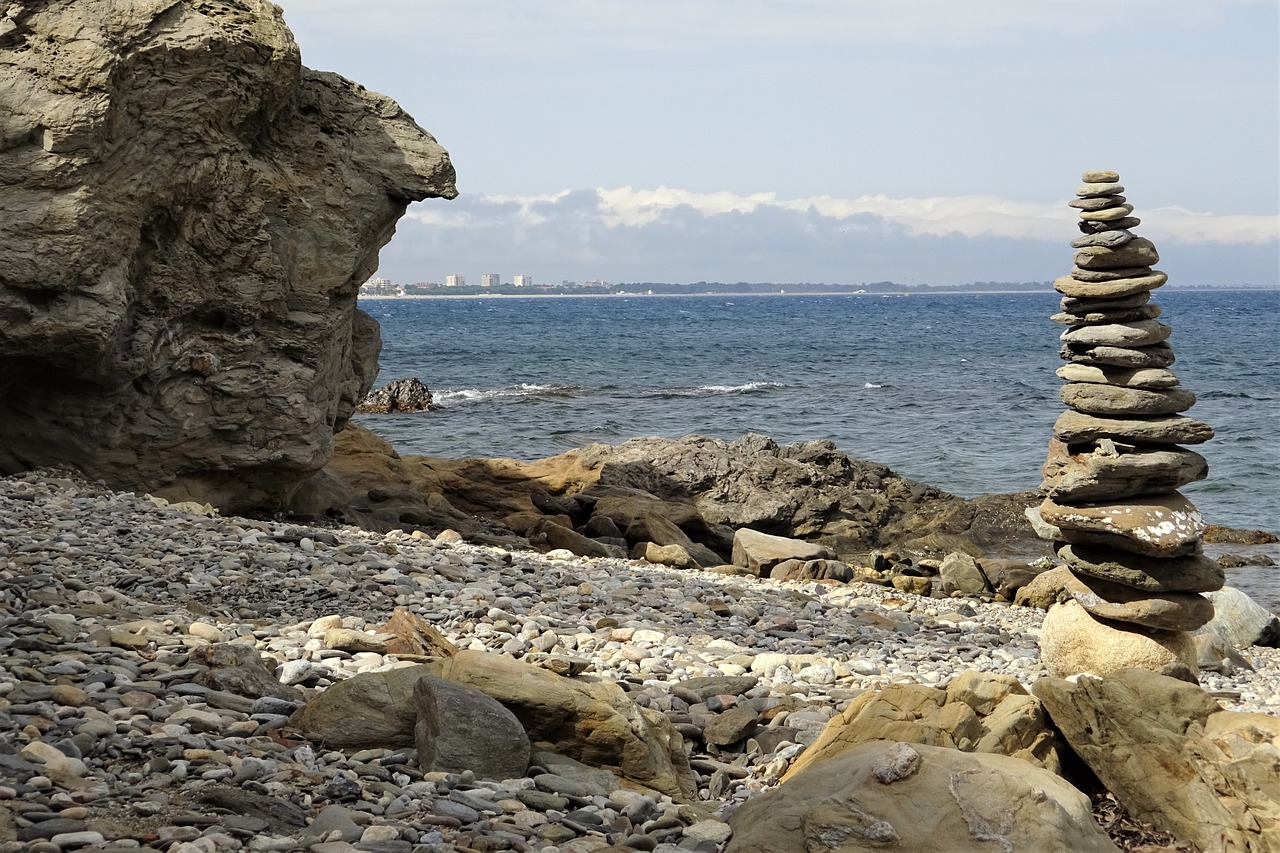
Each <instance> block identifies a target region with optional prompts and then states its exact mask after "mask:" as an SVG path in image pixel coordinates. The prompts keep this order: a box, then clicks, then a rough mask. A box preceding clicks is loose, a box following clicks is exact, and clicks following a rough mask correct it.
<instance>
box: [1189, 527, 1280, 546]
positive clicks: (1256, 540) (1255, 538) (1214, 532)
mask: <svg viewBox="0 0 1280 853" xmlns="http://www.w3.org/2000/svg"><path fill="white" fill-rule="evenodd" d="M1204 541H1205V542H1214V543H1217V544H1221V545H1274V544H1276V543H1277V542H1280V536H1276V534H1274V533H1268V532H1267V531H1265V530H1234V529H1232V528H1229V527H1223V526H1221V525H1219V524H1210V525H1209V526H1208V527H1207V528H1205V531H1204Z"/></svg>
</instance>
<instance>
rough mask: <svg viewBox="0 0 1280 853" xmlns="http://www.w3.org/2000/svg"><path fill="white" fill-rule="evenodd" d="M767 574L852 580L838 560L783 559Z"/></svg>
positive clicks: (850, 572)
mask: <svg viewBox="0 0 1280 853" xmlns="http://www.w3.org/2000/svg"><path fill="white" fill-rule="evenodd" d="M769 576H770V577H773V578H777V579H778V580H791V581H821V580H830V581H837V582H839V583H848V582H849V581H851V580H853V569H851V568H849V566H848V564H847V563H842V562H840V561H839V560H783V561H782V562H781V563H778V564H777V565H776V566H774V567H773V571H772V572H771V573H770V575H769ZM926 580H927V578H926Z"/></svg>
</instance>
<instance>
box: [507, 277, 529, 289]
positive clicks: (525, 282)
mask: <svg viewBox="0 0 1280 853" xmlns="http://www.w3.org/2000/svg"><path fill="white" fill-rule="evenodd" d="M511 283H512V284H514V285H515V286H516V287H533V276H531V275H518V276H516V277H515V278H513V279H511Z"/></svg>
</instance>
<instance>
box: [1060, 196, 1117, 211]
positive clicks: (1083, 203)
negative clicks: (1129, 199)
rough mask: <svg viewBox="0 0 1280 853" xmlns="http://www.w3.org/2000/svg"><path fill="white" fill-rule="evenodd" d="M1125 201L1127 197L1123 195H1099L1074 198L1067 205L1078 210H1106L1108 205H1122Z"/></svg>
mask: <svg viewBox="0 0 1280 853" xmlns="http://www.w3.org/2000/svg"><path fill="white" fill-rule="evenodd" d="M1124 201H1125V197H1124V196H1122V195H1099V196H1092V197H1090V198H1076V199H1072V200H1071V201H1069V202H1067V207H1073V208H1075V209H1076V210H1106V209H1107V208H1108V207H1116V206H1118V205H1121V204H1123V203H1124ZM1130 210H1132V208H1130Z"/></svg>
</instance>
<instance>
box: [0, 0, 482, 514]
mask: <svg viewBox="0 0 1280 853" xmlns="http://www.w3.org/2000/svg"><path fill="white" fill-rule="evenodd" d="M5 8H6V14H5V17H4V18H3V19H0V92H4V93H5V94H4V97H3V101H4V109H3V110H0V210H3V212H4V213H3V216H0V471H2V472H5V473H10V472H14V471H18V470H22V469H26V468H32V467H37V466H42V465H51V464H72V465H75V466H77V467H79V468H81V469H82V470H84V471H85V472H86V473H88V474H90V475H91V476H95V477H100V478H102V479H103V480H105V481H107V482H108V483H109V484H111V485H112V486H114V487H117V488H129V489H136V490H147V491H152V492H155V493H157V494H161V495H163V496H165V497H169V498H171V499H176V500H187V499H195V500H199V501H208V502H211V503H213V504H215V505H217V506H219V507H221V508H223V509H227V510H239V509H246V508H257V507H263V506H271V505H273V504H275V503H277V502H278V501H280V500H281V499H283V498H284V497H285V496H286V495H287V494H288V493H289V492H290V491H291V490H292V488H293V487H294V485H295V484H296V483H297V482H298V481H300V480H301V479H302V478H303V477H305V476H307V475H309V474H311V473H313V472H314V471H316V470H318V469H319V468H320V467H321V466H322V465H323V464H324V463H325V461H326V460H327V459H328V458H329V456H330V454H331V451H332V445H333V434H334V431H335V429H337V428H340V427H341V426H342V425H343V424H344V423H345V422H346V420H347V418H348V417H349V416H350V414H351V412H352V411H353V409H354V407H355V405H356V403H357V402H358V401H359V400H360V399H361V398H362V397H363V396H364V394H365V393H367V392H368V390H369V388H370V386H371V385H372V383H373V379H374V376H375V374H376V371H377V354H378V350H379V348H380V341H379V338H378V329H377V324H376V322H375V321H373V320H372V319H371V318H369V317H368V316H366V315H365V314H363V313H361V312H359V311H357V310H356V291H357V288H358V287H359V285H360V283H361V282H362V281H364V280H365V279H366V278H367V277H368V276H369V275H370V274H371V273H372V272H373V270H374V269H375V268H376V266H377V253H378V250H379V249H380V248H381V247H382V246H383V245H384V244H385V243H386V242H387V241H388V240H389V239H390V238H391V235H392V233H393V232H394V226H395V222H396V220H397V219H398V218H399V217H400V216H401V215H402V214H403V213H404V210H405V208H406V207H407V205H408V204H409V202H411V201H415V200H419V199H423V198H428V197H443V198H452V197H454V196H455V195H456V194H457V191H456V189H455V188H454V183H453V181H454V172H453V167H452V166H451V165H450V163H449V158H448V154H447V153H446V152H445V151H444V149H442V148H441V147H440V146H439V145H438V144H437V143H436V141H435V140H434V139H433V138H432V137H431V136H430V135H429V134H427V133H426V132H425V131H423V130H422V129H421V128H419V127H418V126H417V125H416V124H415V123H414V121H413V119H412V118H410V117H409V116H408V115H407V114H405V113H404V111H403V110H401V109H400V108H399V107H398V106H397V105H396V104H395V103H394V102H393V101H391V100H390V99H388V98H386V97H383V96H381V95H377V94H375V93H372V92H369V91H366V90H365V89H363V88H362V87H360V86H358V85H356V84H354V83H352V82H350V81H348V80H345V79H343V78H341V77H338V76H337V75H334V74H327V73H320V72H315V71H310V70H308V69H306V68H303V67H302V65H301V63H300V58H299V53H298V48H297V46H296V45H295V44H294V41H293V38H292V36H291V34H290V33H289V30H288V28H287V27H286V26H285V23H284V21H283V19H282V17H281V12H280V10H279V9H278V8H277V7H276V6H274V5H273V4H271V3H268V2H263V0H243V2H216V1H215V2H201V3H196V2H173V0H137V2H131V3H119V2H101V3H94V4H91V5H90V4H84V3H75V2H72V0H45V2H14V3H9V4H7V5H6V7H5Z"/></svg>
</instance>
